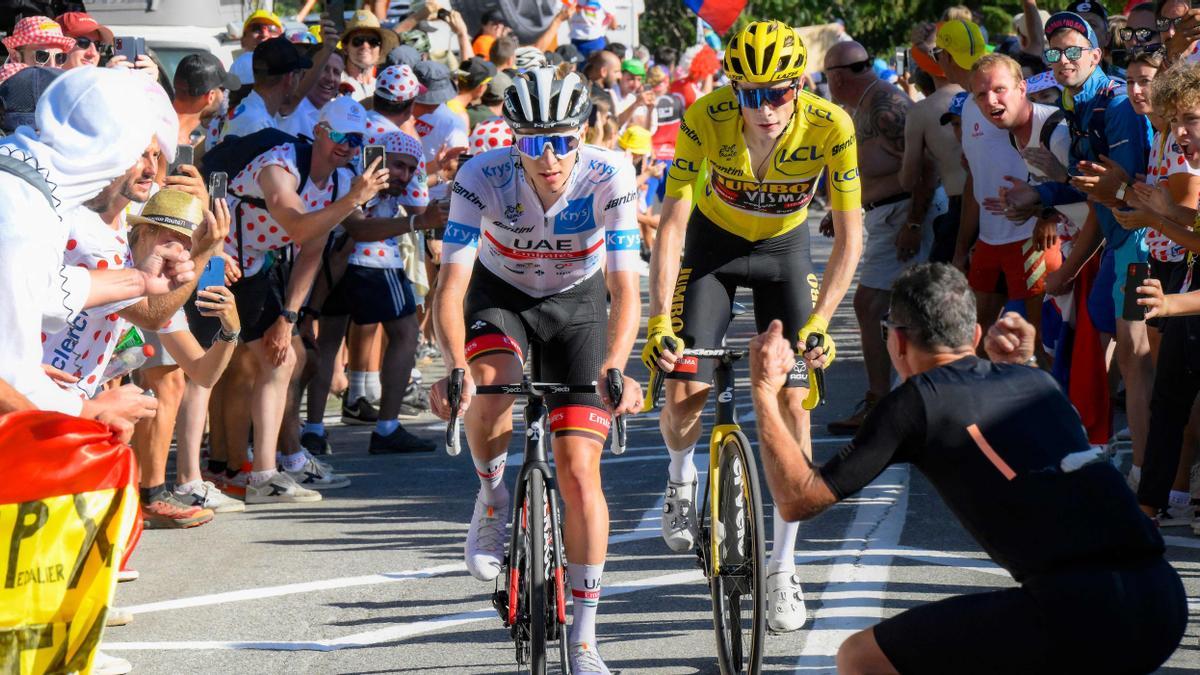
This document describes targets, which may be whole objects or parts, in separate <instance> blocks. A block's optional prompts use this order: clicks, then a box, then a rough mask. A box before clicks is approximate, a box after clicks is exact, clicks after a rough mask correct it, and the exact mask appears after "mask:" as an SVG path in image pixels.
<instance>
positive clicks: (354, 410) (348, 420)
mask: <svg viewBox="0 0 1200 675" xmlns="http://www.w3.org/2000/svg"><path fill="white" fill-rule="evenodd" d="M378 421H379V411H378V410H376V409H375V406H373V405H371V402H370V401H368V400H367V399H366V398H365V397H361V396H360V397H359V399H358V400H357V401H355V402H354V403H353V405H346V404H345V403H343V404H342V424H360V425H361V424H375V423H376V422H378Z"/></svg>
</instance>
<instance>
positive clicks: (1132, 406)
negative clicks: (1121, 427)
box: [1117, 319, 1154, 466]
mask: <svg viewBox="0 0 1200 675" xmlns="http://www.w3.org/2000/svg"><path fill="white" fill-rule="evenodd" d="M1117 364H1118V365H1119V366H1120V368H1121V376H1122V377H1123V378H1124V379H1125V415H1126V417H1127V418H1128V420H1129V433H1130V435H1131V436H1132V437H1133V463H1134V464H1135V465H1136V466H1141V465H1142V461H1143V458H1144V457H1145V453H1146V436H1147V435H1148V434H1149V431H1150V392H1151V389H1152V387H1153V386H1154V364H1153V363H1151V361H1150V342H1149V339H1148V338H1147V337H1146V322H1144V321H1125V320H1124V319H1117Z"/></svg>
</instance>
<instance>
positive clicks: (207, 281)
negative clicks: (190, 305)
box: [196, 255, 225, 290]
mask: <svg viewBox="0 0 1200 675" xmlns="http://www.w3.org/2000/svg"><path fill="white" fill-rule="evenodd" d="M224 285H225V259H224V258H222V257H221V256H219V255H214V256H213V257H211V258H209V259H208V263H207V264H206V265H204V271H203V272H201V273H200V282H199V283H197V284H196V289H197V290H204V289H205V288H208V287H209V286H224Z"/></svg>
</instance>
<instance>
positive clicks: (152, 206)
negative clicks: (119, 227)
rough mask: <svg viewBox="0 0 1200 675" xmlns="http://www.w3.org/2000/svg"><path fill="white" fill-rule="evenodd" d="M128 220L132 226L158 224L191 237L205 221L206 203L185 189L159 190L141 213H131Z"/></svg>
mask: <svg viewBox="0 0 1200 675" xmlns="http://www.w3.org/2000/svg"><path fill="white" fill-rule="evenodd" d="M128 222H129V226H130V227H137V226H138V225H157V226H159V227H165V228H167V229H168V230H174V231H175V232H178V233H179V234H183V235H187V236H189V237H190V236H192V233H193V232H195V231H196V228H198V227H200V223H202V222H204V204H203V203H201V201H200V200H199V199H196V198H195V197H194V196H193V195H191V194H190V193H187V192H184V191H183V190H172V189H164V190H159V191H158V192H155V193H154V196H152V197H150V199H149V200H148V201H147V202H146V205H145V206H144V207H142V213H141V215H134V214H130V215H129V218H128Z"/></svg>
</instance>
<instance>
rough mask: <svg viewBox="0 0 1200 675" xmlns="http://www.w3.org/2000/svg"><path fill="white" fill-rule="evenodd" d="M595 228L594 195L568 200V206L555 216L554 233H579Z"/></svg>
mask: <svg viewBox="0 0 1200 675" xmlns="http://www.w3.org/2000/svg"><path fill="white" fill-rule="evenodd" d="M595 228H596V215H595V213H594V212H593V209H592V195H588V196H586V197H581V198H579V199H572V200H570V201H568V202H567V207H566V208H564V209H563V210H562V211H561V212H559V214H558V215H557V216H555V217H554V234H578V233H580V232H587V231H588V230H592V229H595Z"/></svg>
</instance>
